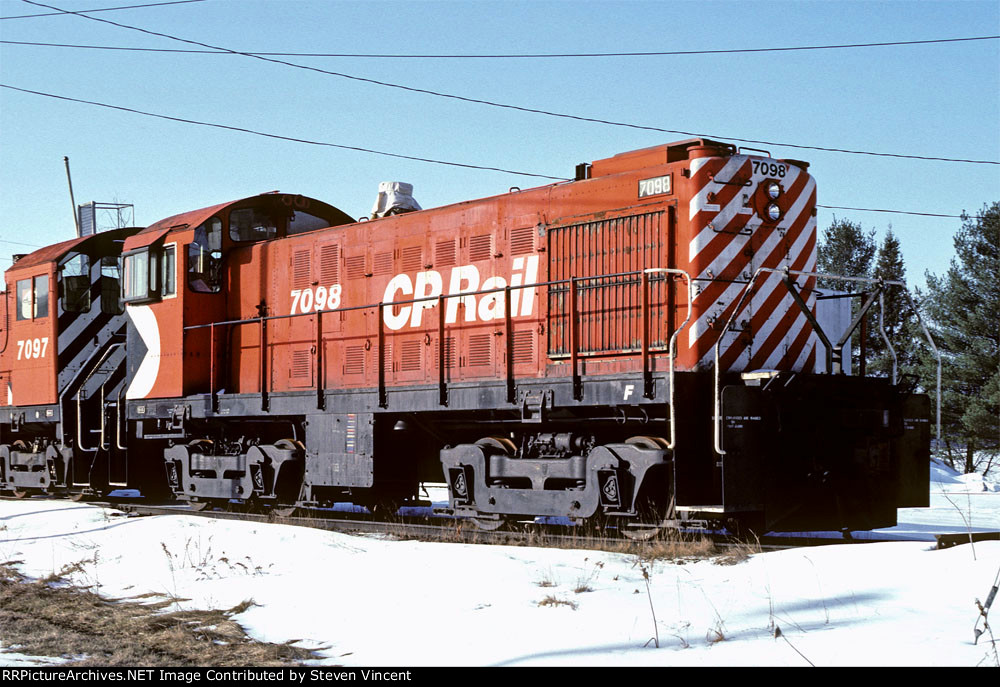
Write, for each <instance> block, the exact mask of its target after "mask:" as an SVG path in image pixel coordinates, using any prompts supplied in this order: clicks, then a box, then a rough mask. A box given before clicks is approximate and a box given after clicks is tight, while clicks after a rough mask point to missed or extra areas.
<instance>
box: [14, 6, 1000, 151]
mask: <svg viewBox="0 0 1000 687" xmlns="http://www.w3.org/2000/svg"><path fill="white" fill-rule="evenodd" d="M23 2H26V3H28V4H29V5H36V6H38V7H45V8H46V9H51V10H59V9H60V8H58V7H53V6H52V5H46V4H44V3H41V2H36V1H35V0H23ZM61 11H63V12H66V13H67V14H75V15H77V16H79V17H82V18H84V19H89V20H90V21H96V22H101V23H104V24H110V25H112V26H117V27H119V28H123V29H129V30H131V31H139V32H140V33H145V34H148V35H150V36H159V37H160V38H167V39H170V40H173V41H178V42H180V43H186V44H189V45H198V46H201V47H203V48H210V49H212V50H217V51H221V52H225V53H229V54H232V55H243V56H245V57H251V58H253V59H256V60H261V61H264V62H271V63H274V64H281V65H285V66H287V67H294V68H296V69H304V70H307V71H312V72H316V73H319V74H326V75H329V76H336V77H340V78H343V79H350V80H352V81H360V82H364V83H370V84H374V85H377V86H384V87H386V88H396V89H399V90H404V91H409V92H411V93H421V94H424V95H431V96H435V97H439V98H449V99H452V100H459V101H462V102H468V103H475V104H478V105H488V106H490V107H499V108H504V109H508V110H516V111H519V112H528V113H531V114H541V115H546V116H549V117H559V118H563V119H572V120H576V121H581V122H593V123H595V124H606V125H609V126H619V127H625V128H629V129H641V130H644V131H658V132H661V133H668V134H676V135H680V136H691V137H694V138H713V139H723V140H728V141H736V142H739V143H755V144H758V145H770V146H783V147H787V148H799V149H803V150H821V151H825V152H833V153H847V154H852V155H870V156H875V157H894V158H904V159H911V160H934V161H940V162H965V163H970V164H981V165H1000V161H996V160H967V159H961V158H948V157H931V156H925V155H905V154H900V153H877V152H872V151H866V150H850V149H845V148H827V147H822V146H809V145H799V144H794V143H779V142H775V141H761V140H756V139H748V138H735V137H732V136H718V135H714V134H703V133H696V132H692V131H679V130H676V129H663V128H660V127H655V126H644V125H640V124H629V123H627V122H616V121H612V120H607V119H598V118H594V117H582V116H579V115H571V114H566V113H561V112H551V111H548V110H541V109H537V108H531V107H522V106H519V105H509V104H505V103H498V102H494V101H491V100H481V99H478V98H469V97H466V96H461V95H455V94H451V93H442V92H439V91H431V90H428V89H424V88H415V87H413V86H404V85H402V84H394V83H390V82H386V81H378V80H376V79H368V78H364V77H360V76H353V75H350V74H344V73H342V72H334V71H330V70H326V69H320V68H319V67H310V66H308V65H302V64H296V63H294V62H287V61H285V60H278V59H274V58H272V57H264V56H262V55H255V54H253V53H248V52H240V51H238V50H230V49H229V48H223V47H220V46H217V45H210V44H208V43H201V42H199V41H193V40H188V39H186V38H179V37H177V36H172V35H170V34H166V33H159V32H156V31H150V30H149V29H142V28H139V27H136V26H129V25H128V24H120V23H118V22H114V21H111V20H110V19H101V18H99V17H90V16H87V15H85V14H80V13H79V12H72V11H70V10H61Z"/></svg>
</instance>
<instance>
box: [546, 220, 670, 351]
mask: <svg viewBox="0 0 1000 687" xmlns="http://www.w3.org/2000/svg"><path fill="white" fill-rule="evenodd" d="M662 215H663V213H662V212H652V213H646V214H641V215H631V216H627V217H618V218H615V219H607V220H600V221H595V222H584V223H580V224H571V225H568V226H563V227H551V228H550V229H549V232H548V239H549V248H548V251H549V279H551V280H553V281H558V280H563V279H565V280H568V279H570V278H571V277H576V278H577V279H578V281H577V292H576V323H577V331H578V338H577V351H578V352H579V353H602V354H607V353H634V352H635V351H637V350H639V349H640V346H641V343H642V291H641V277H640V275H639V274H631V275H628V276H614V275H621V274H622V273H630V272H640V271H641V270H644V269H648V268H651V267H660V266H662V260H663V258H664V253H665V247H666V241H667V237H666V236H665V235H663V233H662V232H661V226H660V224H661V218H662ZM649 281H650V285H649V321H650V327H649V337H650V347H651V348H662V347H664V346H665V344H666V339H667V338H668V323H667V321H666V318H667V281H666V280H665V278H664V277H663V275H655V274H654V275H650V279H649ZM569 290H570V285H569V283H564V284H556V285H553V286H552V287H550V288H549V315H548V317H549V326H548V331H549V341H548V346H549V355H566V354H568V353H569V352H570V349H571V342H570V296H569Z"/></svg>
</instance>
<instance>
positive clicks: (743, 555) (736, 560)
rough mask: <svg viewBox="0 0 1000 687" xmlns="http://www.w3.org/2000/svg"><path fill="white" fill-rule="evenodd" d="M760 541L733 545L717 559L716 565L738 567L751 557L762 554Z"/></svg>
mask: <svg viewBox="0 0 1000 687" xmlns="http://www.w3.org/2000/svg"><path fill="white" fill-rule="evenodd" d="M762 551H763V549H761V547H760V541H759V540H754V541H741V542H738V543H735V544H731V545H730V546H729V547H728V548H727V549H725V551H724V552H723V553H722V554H721V555H719V556H717V557H716V558H715V564H716V565H738V564H740V563H742V562H744V561H746V560H749V558H750V556H753V555H754V554H758V553H761V552H762Z"/></svg>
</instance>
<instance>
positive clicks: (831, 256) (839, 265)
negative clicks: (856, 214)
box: [816, 217, 875, 374]
mask: <svg viewBox="0 0 1000 687" xmlns="http://www.w3.org/2000/svg"><path fill="white" fill-rule="evenodd" d="M874 257H875V230H874V229H872V230H871V231H869V232H865V230H864V229H863V228H862V227H861V225H860V224H858V223H857V222H852V221H851V220H847V219H844V220H838V219H837V218H836V217H834V219H833V222H832V223H831V224H830V226H829V227H828V228H827V229H826V231H825V232H823V238H822V239H820V241H819V242H818V244H817V246H816V262H817V266H818V268H819V271H820V272H825V273H827V274H835V275H839V276H842V277H870V276H871V269H872V259H873V258H874ZM817 286H818V287H819V288H820V289H824V290H830V291H843V292H849V293H856V292H859V291H864V290H865V289H866V288H867V286H866V285H864V284H859V283H858V282H850V281H841V280H834V279H820V280H818V282H817ZM862 300H863V299H862V298H861V297H860V296H859V297H856V298H852V299H851V315H852V318H853V317H854V316H856V314H857V313H858V312H859V311H860V309H861V306H862V304H863V303H862ZM838 338H839V337H838ZM870 338H871V337H870V336H869V339H870ZM860 340H861V338H860V333H859V332H855V333H854V336H853V337H851V342H852V346H851V370H852V371H853V372H854V373H855V374H856V373H857V371H858V369H859V366H860V364H861V346H860V344H859V342H860ZM833 343H836V342H835V341H834V342H833Z"/></svg>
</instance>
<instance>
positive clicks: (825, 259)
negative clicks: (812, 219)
mask: <svg viewBox="0 0 1000 687" xmlns="http://www.w3.org/2000/svg"><path fill="white" fill-rule="evenodd" d="M874 257H875V230H874V229H872V230H871V231H869V232H867V233H865V230H864V229H862V228H861V225H860V224H858V223H856V222H852V221H851V220H849V219H842V220H838V219H837V218H836V217H834V218H833V223H831V224H830V226H829V227H828V228H827V229H826V231H824V232H823V238H822V239H821V240H820V242H819V245H818V246H817V249H816V261H817V263H818V265H819V271H820V272H826V273H828V274H837V275H840V276H844V277H867V276H870V274H871V267H872V259H873V258H874ZM825 286H826V288H832V289H835V290H837V291H859V290H861V289H858V288H857V287H856V286H854V287H853V288H852V282H843V281H831V282H830V283H828V284H826V285H825Z"/></svg>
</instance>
